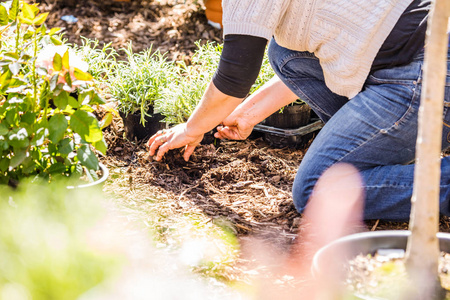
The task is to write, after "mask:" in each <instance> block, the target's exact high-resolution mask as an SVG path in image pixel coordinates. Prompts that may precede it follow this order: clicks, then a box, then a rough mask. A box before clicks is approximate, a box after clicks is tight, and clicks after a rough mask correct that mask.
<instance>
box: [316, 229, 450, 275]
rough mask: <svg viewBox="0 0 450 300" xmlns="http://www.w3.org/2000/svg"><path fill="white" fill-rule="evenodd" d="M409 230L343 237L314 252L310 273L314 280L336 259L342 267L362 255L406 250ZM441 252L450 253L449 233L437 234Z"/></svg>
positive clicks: (324, 272)
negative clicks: (388, 250) (386, 250)
mask: <svg viewBox="0 0 450 300" xmlns="http://www.w3.org/2000/svg"><path fill="white" fill-rule="evenodd" d="M410 234H411V232H410V231H409V230H386V231H372V232H363V233H356V234H352V235H348V236H344V237H342V238H340V239H337V240H335V241H334V242H332V243H330V244H328V245H326V246H324V247H323V248H321V249H320V250H319V251H317V252H316V254H315V255H314V258H313V262H312V267H311V268H312V270H311V271H312V273H313V276H314V277H315V278H320V277H322V275H326V273H327V272H328V270H329V266H330V265H331V264H333V263H334V264H335V263H336V259H340V260H342V264H340V265H342V267H344V265H345V261H346V260H347V261H348V260H351V259H353V258H355V257H356V256H358V255H360V254H363V255H367V254H372V255H374V254H375V253H376V252H377V251H378V250H380V249H400V250H406V245H407V242H408V237H409V236H410ZM437 238H438V240H439V247H440V250H441V251H444V252H449V253H450V233H444V232H439V233H438V234H437Z"/></svg>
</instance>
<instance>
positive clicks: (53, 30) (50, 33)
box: [48, 27, 61, 35]
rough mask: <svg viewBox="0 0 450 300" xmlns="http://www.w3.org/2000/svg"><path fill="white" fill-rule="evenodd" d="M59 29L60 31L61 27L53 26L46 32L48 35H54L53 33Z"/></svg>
mask: <svg viewBox="0 0 450 300" xmlns="http://www.w3.org/2000/svg"><path fill="white" fill-rule="evenodd" d="M59 31H61V28H59V27H53V28H52V29H50V32H49V33H48V34H49V35H54V34H56V33H58V32H59Z"/></svg>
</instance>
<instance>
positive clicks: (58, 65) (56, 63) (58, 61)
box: [53, 53, 62, 71]
mask: <svg viewBox="0 0 450 300" xmlns="http://www.w3.org/2000/svg"><path fill="white" fill-rule="evenodd" d="M53 69H54V70H55V71H61V70H62V57H61V55H59V54H58V53H55V56H54V57H53Z"/></svg>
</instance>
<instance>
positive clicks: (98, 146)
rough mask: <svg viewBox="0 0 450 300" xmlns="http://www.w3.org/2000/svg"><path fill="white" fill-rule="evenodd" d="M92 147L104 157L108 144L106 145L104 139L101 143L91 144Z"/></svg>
mask: <svg viewBox="0 0 450 300" xmlns="http://www.w3.org/2000/svg"><path fill="white" fill-rule="evenodd" d="M92 146H94V148H95V149H97V150H98V151H100V152H101V153H102V154H103V155H106V151H107V150H108V144H106V141H105V139H104V138H102V140H101V141H98V142H95V143H93V144H92Z"/></svg>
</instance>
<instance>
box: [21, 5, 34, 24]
mask: <svg viewBox="0 0 450 300" xmlns="http://www.w3.org/2000/svg"><path fill="white" fill-rule="evenodd" d="M22 14H23V17H24V18H25V19H30V21H31V20H33V19H34V18H35V17H36V13H35V9H34V8H33V6H32V5H30V4H28V3H26V2H24V3H23V6H22ZM31 23H32V21H31ZM30 25H31V24H30Z"/></svg>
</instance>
